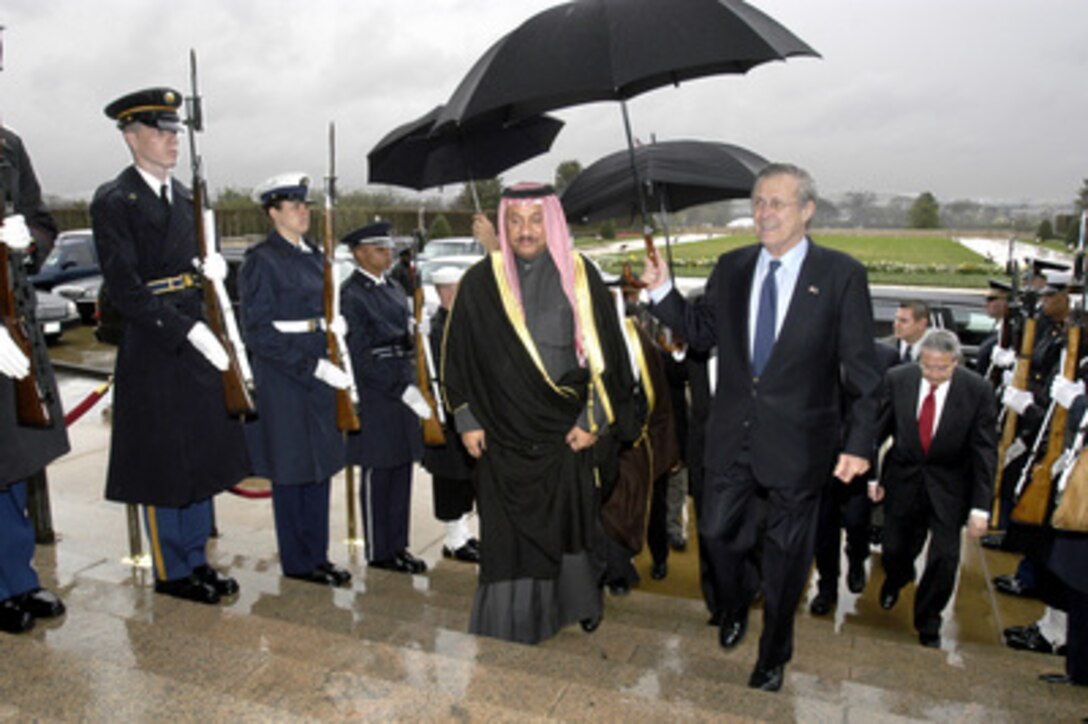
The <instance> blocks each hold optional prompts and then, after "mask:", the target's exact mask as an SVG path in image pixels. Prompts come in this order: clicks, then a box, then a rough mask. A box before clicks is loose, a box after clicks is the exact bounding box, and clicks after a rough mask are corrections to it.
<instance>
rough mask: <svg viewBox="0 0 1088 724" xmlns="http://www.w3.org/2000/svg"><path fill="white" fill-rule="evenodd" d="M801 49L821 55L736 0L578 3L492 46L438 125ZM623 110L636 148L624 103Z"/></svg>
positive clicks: (512, 116) (518, 112) (750, 63)
mask: <svg viewBox="0 0 1088 724" xmlns="http://www.w3.org/2000/svg"><path fill="white" fill-rule="evenodd" d="M797 55H812V56H818V55H819V54H818V53H817V52H816V51H815V50H813V49H812V48H810V47H809V46H808V45H806V44H805V43H804V42H803V41H802V40H800V39H799V38H798V37H797V36H795V35H794V34H793V33H791V32H790V31H789V30H787V29H786V28H785V27H783V26H782V25H780V24H779V23H778V22H777V21H775V20H774V19H772V18H771V17H770V16H768V15H766V14H764V13H763V12H761V11H760V10H757V9H756V8H754V7H752V6H751V5H748V4H747V3H745V2H742V1H741V0H574V2H568V3H566V4H563V5H559V6H557V7H554V8H550V9H548V10H545V11H543V12H541V13H539V14H537V15H535V16H533V17H532V18H529V19H528V20H527V21H525V22H524V23H522V24H521V25H520V26H518V27H517V28H515V29H514V30H513V31H512V32H510V33H509V34H507V35H506V36H504V37H503V38H501V39H500V40H499V41H498V42H496V43H495V44H494V45H493V46H491V48H490V49H489V50H488V51H487V52H486V53H484V55H483V57H481V58H480V59H479V60H478V61H477V62H476V65H474V66H473V67H472V69H471V70H470V71H469V72H468V75H466V76H465V78H464V80H462V81H461V84H460V85H459V86H458V87H457V89H456V90H455V91H454V92H453V95H452V96H450V99H449V101H448V102H447V103H446V107H445V109H444V110H443V111H442V112H441V113H440V114H439V116H438V119H437V121H436V126H437V127H439V128H442V127H445V126H447V125H450V124H456V125H460V126H461V127H462V128H468V127H470V126H471V125H473V124H475V123H477V122H483V121H488V122H492V123H495V122H509V121H516V120H517V119H519V118H526V117H529V116H532V115H535V114H538V113H543V112H545V111H549V110H553V109H556V108H563V107H566V106H572V105H578V104H581V103H588V102H590V101H601V100H618V101H621V102H622V101H626V99H628V98H632V97H634V96H636V95H638V94H640V93H644V92H645V91H648V90H652V89H654V88H657V87H659V86H662V85H669V84H678V83H680V82H681V81H684V80H690V79H693V78H700V77H703V76H708V75H717V74H724V73H746V72H747V71H748V70H749V69H751V68H753V67H755V66H757V65H760V64H761V63H765V62H768V61H771V60H784V59H786V58H789V57H792V56H797ZM622 108H623V120H624V128H625V131H626V133H627V145H628V148H629V149H631V150H633V148H634V144H633V142H632V137H631V125H630V122H629V121H628V118H627V106H626V103H624V104H623V106H622ZM636 178H637V174H636ZM642 208H643V212H642V216H643V219H644V220H645V219H646V213H645V210H644V209H645V207H644V206H643V207H642ZM648 246H651V250H652V244H648Z"/></svg>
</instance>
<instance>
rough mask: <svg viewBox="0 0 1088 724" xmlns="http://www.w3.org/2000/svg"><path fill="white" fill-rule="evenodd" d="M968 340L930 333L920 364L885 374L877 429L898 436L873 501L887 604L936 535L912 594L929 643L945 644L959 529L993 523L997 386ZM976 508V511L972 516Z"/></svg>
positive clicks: (976, 532)
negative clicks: (973, 360) (967, 365)
mask: <svg viewBox="0 0 1088 724" xmlns="http://www.w3.org/2000/svg"><path fill="white" fill-rule="evenodd" d="M960 359H961V351H960V343H959V340H958V339H957V338H956V335H955V334H954V333H952V332H950V331H948V330H943V329H938V330H933V331H932V332H930V333H929V334H928V335H926V337H925V338H924V339H922V342H921V345H920V353H919V357H918V362H919V364H917V365H903V366H900V367H896V368H894V369H893V370H891V371H890V372H888V374H887V376H886V377H885V387H886V391H885V396H884V400H883V404H882V408H881V415H880V424H879V428H878V430H879V434H880V436H879V438H878V439H880V440H883V439H885V438H887V437H889V436H891V437H894V438H895V442H894V444H893V445H892V447H891V449H890V450H889V451H888V453H887V455H885V457H884V469H883V471H882V475H881V478H880V484H879V485H874V486H873V491H872V496H873V498H874V500H880V499H881V498H883V497H884V495H885V494H886V495H887V498H888V500H887V503H886V504H885V521H884V547H883V563H884V572H885V574H886V578H885V580H884V585H883V586H882V587H881V589H880V606H881V607H882V608H884V609H890V608H892V607H893V606H895V603H896V601H897V600H898V599H899V590H900V589H901V588H902V587H903V586H905V585H906V584H907V583H909V582H910V581H911V580H913V579H914V559H915V558H916V557H917V556H918V554H919V553H921V552H922V547H923V546H924V545H925V542H926V537H927V536H928V537H929V538H930V542H929V553H928V555H927V557H926V566H925V573H924V574H923V575H922V580H921V582H920V583H919V584H918V592H917V595H916V597H915V599H914V627H915V628H916V629H917V630H918V640H919V641H920V642H921V644H922V645H923V646H929V647H933V648H936V647H939V646H940V643H941V638H940V627H941V611H942V610H943V609H944V607H945V605H946V604H947V603H948V600H949V599H950V598H951V597H952V590H953V588H954V586H955V583H956V571H957V569H958V568H959V563H960V530H961V529H962V528H963V526H964V523H965V522H966V523H967V532H968V534H969V535H971V536H972V537H976V538H977V537H979V536H981V535H983V534H984V533H985V532H986V528H987V526H988V524H989V517H990V516H989V512H988V511H989V509H990V503H991V498H992V495H993V480H994V467H995V465H996V464H997V440H996V438H997V433H996V413H995V411H994V407H995V405H994V396H993V391H992V390H991V388H990V385H989V384H988V383H987V382H986V381H985V380H984V379H982V378H981V377H979V376H978V375H977V374H975V373H974V372H971V371H969V370H967V369H964V368H961V367H959V361H960ZM968 511H970V516H968Z"/></svg>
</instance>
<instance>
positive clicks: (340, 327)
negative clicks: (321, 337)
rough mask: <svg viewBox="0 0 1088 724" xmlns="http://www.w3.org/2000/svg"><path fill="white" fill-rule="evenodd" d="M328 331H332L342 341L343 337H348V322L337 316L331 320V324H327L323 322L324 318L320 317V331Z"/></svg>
mask: <svg viewBox="0 0 1088 724" xmlns="http://www.w3.org/2000/svg"><path fill="white" fill-rule="evenodd" d="M330 329H331V330H332V333H333V334H335V335H336V336H337V337H339V338H340V339H343V338H344V337H346V336H348V320H346V319H344V318H343V317H342V316H339V315H337V316H335V317H333V318H332V323H329V322H326V321H325V318H324V317H322V318H321V331H322V332H327V331H329V330H330Z"/></svg>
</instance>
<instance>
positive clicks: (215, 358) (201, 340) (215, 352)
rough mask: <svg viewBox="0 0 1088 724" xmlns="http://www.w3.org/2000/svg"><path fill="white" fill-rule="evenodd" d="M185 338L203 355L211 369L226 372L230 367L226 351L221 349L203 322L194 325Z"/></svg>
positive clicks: (221, 346)
mask: <svg viewBox="0 0 1088 724" xmlns="http://www.w3.org/2000/svg"><path fill="white" fill-rule="evenodd" d="M186 338H187V339H188V340H189V343H190V344H191V345H193V346H194V347H196V351H197V352H200V354H202V355H204V359H206V360H208V362H210V363H211V365H212V367H215V368H216V369H217V370H219V371H220V372H226V371H227V368H228V367H230V357H228V356H227V351H226V350H225V349H223V345H221V344H219V340H218V339H216V338H215V335H214V334H212V330H211V329H209V328H208V325H206V324H204V322H197V323H196V324H194V325H193V328H192V329H190V330H189V334H187V335H186Z"/></svg>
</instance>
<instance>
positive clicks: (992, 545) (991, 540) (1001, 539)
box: [979, 531, 1005, 551]
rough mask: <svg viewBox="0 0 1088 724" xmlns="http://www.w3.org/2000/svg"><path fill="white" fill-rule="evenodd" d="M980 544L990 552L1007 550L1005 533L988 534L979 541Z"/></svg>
mask: <svg viewBox="0 0 1088 724" xmlns="http://www.w3.org/2000/svg"><path fill="white" fill-rule="evenodd" d="M979 543H981V544H982V547H983V548H989V549H990V550H994V551H1000V550H1004V548H1005V531H1000V532H997V533H987V534H986V535H984V536H982V538H980V539H979Z"/></svg>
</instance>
